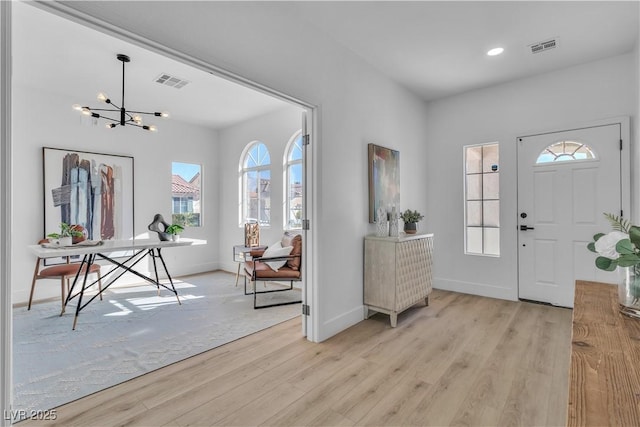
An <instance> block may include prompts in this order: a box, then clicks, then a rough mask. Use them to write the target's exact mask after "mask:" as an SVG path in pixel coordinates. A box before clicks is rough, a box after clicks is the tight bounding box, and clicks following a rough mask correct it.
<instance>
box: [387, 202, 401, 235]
mask: <svg viewBox="0 0 640 427" xmlns="http://www.w3.org/2000/svg"><path fill="white" fill-rule="evenodd" d="M399 235H400V230H399V229H398V213H397V212H396V207H395V206H394V207H393V208H392V209H391V216H390V218H389V236H390V237H398V236H399Z"/></svg>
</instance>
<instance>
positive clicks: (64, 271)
mask: <svg viewBox="0 0 640 427" xmlns="http://www.w3.org/2000/svg"><path fill="white" fill-rule="evenodd" d="M48 241H49V240H47V239H43V240H40V241H39V242H38V244H39V245H41V244H42V243H47V242H48ZM66 259H67V263H66V264H60V265H54V266H51V267H45V268H42V269H41V261H42V258H38V259H36V268H35V270H34V271H33V280H32V281H31V293H30V294H29V306H28V307H27V310H31V301H32V300H33V291H34V289H35V287H36V280H39V279H60V294H61V296H62V308H63V309H64V299H65V290H64V287H65V283H66V286H67V292H69V282H70V280H71V279H73V278H75V277H76V274H78V270H79V269H80V263H72V262H71V259H70V258H69V257H66ZM86 270H87V266H86V264H85V265H84V266H83V267H82V273H83V274H84V272H85V271H86ZM89 273H90V274H97V275H98V290H99V291H100V299H102V276H101V275H100V265H99V264H93V265H91V268H90V269H89Z"/></svg>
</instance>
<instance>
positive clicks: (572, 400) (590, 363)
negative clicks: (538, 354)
mask: <svg viewBox="0 0 640 427" xmlns="http://www.w3.org/2000/svg"><path fill="white" fill-rule="evenodd" d="M617 289H618V288H617V287H616V286H613V285H608V284H605V283H596V282H586V281H580V280H578V281H576V290H575V303H574V308H573V333H572V337H571V370H570V375H569V412H568V419H567V424H568V425H569V426H640V319H632V318H630V317H627V316H624V315H623V314H620V313H619V312H618V293H617V292H618V290H617Z"/></svg>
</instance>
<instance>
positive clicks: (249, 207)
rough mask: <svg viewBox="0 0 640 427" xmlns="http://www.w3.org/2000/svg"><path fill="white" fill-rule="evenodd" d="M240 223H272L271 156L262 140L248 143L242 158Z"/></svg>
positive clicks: (265, 224) (262, 224) (267, 224)
mask: <svg viewBox="0 0 640 427" xmlns="http://www.w3.org/2000/svg"><path fill="white" fill-rule="evenodd" d="M240 181H241V194H240V205H241V206H240V209H241V210H240V225H242V224H244V223H245V222H256V221H257V222H258V223H259V224H260V225H261V226H269V225H271V158H270V157H269V149H268V148H267V146H266V145H265V144H264V143H262V142H260V141H253V142H251V143H249V144H248V145H247V147H246V148H245V149H244V151H243V153H242V157H241V159H240Z"/></svg>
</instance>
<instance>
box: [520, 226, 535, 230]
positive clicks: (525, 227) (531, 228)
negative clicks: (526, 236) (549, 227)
mask: <svg viewBox="0 0 640 427" xmlns="http://www.w3.org/2000/svg"><path fill="white" fill-rule="evenodd" d="M527 230H535V227H527V226H526V225H521V226H520V231H527Z"/></svg>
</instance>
